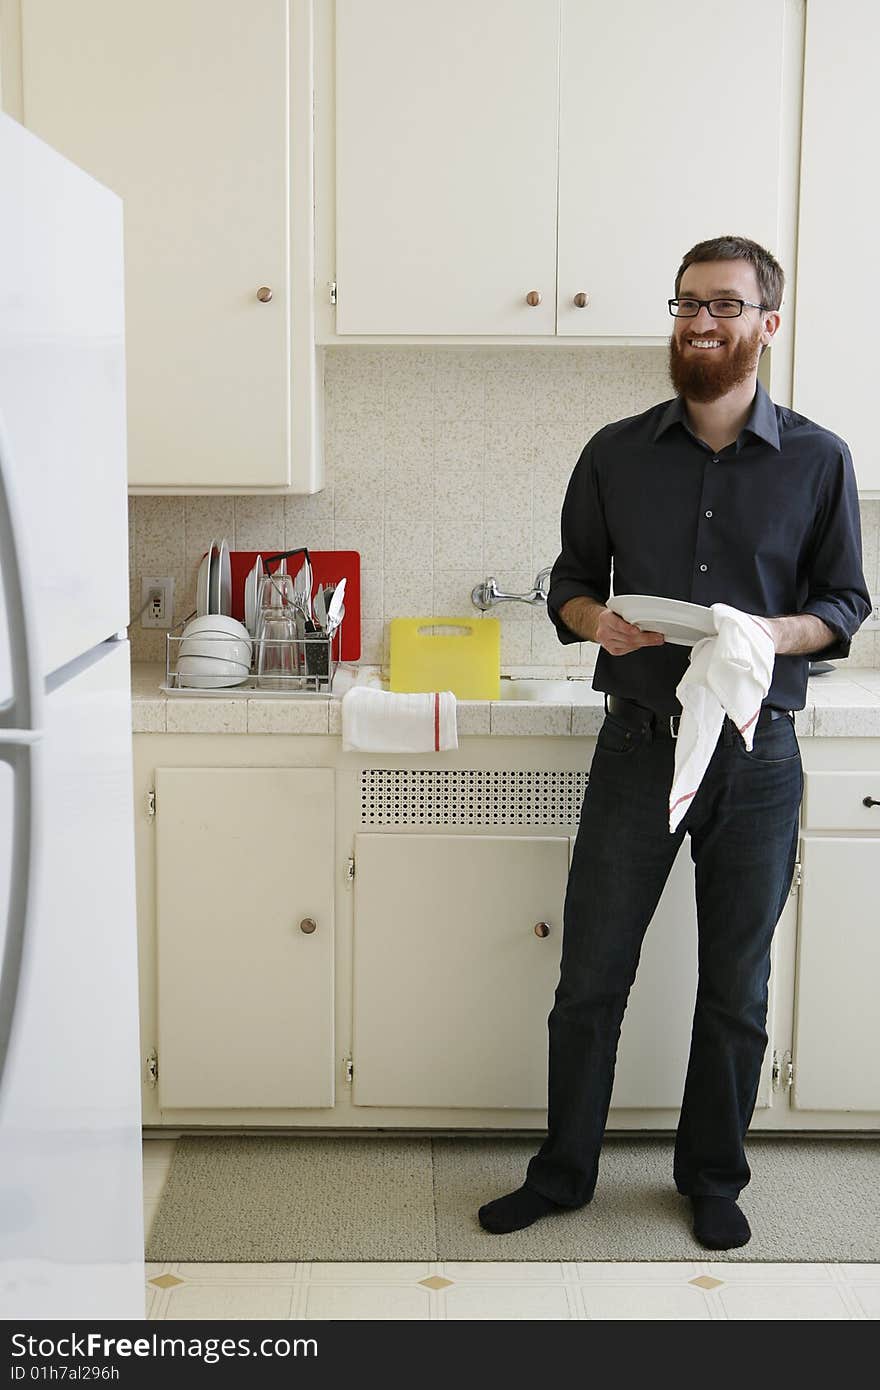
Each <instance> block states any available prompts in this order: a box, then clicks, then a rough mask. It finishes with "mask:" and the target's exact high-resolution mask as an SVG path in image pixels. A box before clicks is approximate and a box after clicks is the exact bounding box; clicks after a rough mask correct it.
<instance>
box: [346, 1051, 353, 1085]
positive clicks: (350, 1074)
mask: <svg viewBox="0 0 880 1390" xmlns="http://www.w3.org/2000/svg"><path fill="white" fill-rule="evenodd" d="M353 1076H354V1058H353V1057H346V1059H345V1079H346V1081H351V1079H352V1077H353Z"/></svg>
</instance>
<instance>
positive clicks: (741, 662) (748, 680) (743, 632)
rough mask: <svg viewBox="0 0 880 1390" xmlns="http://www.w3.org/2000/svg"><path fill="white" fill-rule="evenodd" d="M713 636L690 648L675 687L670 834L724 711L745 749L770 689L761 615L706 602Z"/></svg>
mask: <svg viewBox="0 0 880 1390" xmlns="http://www.w3.org/2000/svg"><path fill="white" fill-rule="evenodd" d="M712 617H713V619H714V622H715V630H716V632H717V634H718V635H717V636H716V637H704V638H702V639H701V640H700V641H699V642H695V643H694V645H693V647H692V648H691V656H690V663H689V665H688V668H687V670H686V671H685V673H684V675H683V676H682V678H681V680H680V681H679V683H678V686H677V688H676V691H675V693H676V695H677V696H678V699H679V701H680V702H681V709H682V714H681V719H680V720H679V724H678V738H677V739H676V741H675V769H674V771H673V774H672V790H671V792H670V794H669V831H670V834H672V833H673V832H674V831H675V829H676V827H677V826H678V824H679V822H680V821H681V819H682V817H683V816H684V815H685V814H686V813H687V810H688V807H689V806H690V804H691V802H692V801H693V798H694V796H695V795H696V792H697V789H698V788H699V785H700V783H701V782H702V780H703V776H704V774H705V771H706V768H707V767H708V766H709V762H710V760H711V757H712V754H713V753H714V751H715V746H716V744H717V742H718V737H719V734H720V733H721V725H722V724H723V723H724V716H725V714H727V715H729V716H730V718H731V719H732V720H733V722H734V724H735V725H736V727H737V728H738V729H739V731H740V733H741V734H742V736H743V740H744V742H745V745H746V748H747V749H749V750H750V751H751V747H752V742H753V739H754V732H755V722H756V720H757V718H758V715H759V714H760V712H761V702H762V701H763V699H764V696H765V695H766V694H767V691H768V690H769V689H770V682H771V680H772V679H773V665H774V662H775V660H776V645H775V643H774V641H773V635H772V633H771V631H770V628H769V627H768V626H767V623H766V622H765V621H764V619H763V618H760V617H757V616H756V615H755V614H753V613H741V612H740V610H739V609H738V608H730V607H729V606H728V605H727V604H726V603H713V604H712Z"/></svg>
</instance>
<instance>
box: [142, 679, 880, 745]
mask: <svg viewBox="0 0 880 1390" xmlns="http://www.w3.org/2000/svg"><path fill="white" fill-rule="evenodd" d="M379 674H380V673H379V668H378V667H375V666H349V667H340V668H339V671H338V672H337V677H336V681H335V689H336V692H337V693H335V694H334V695H333V696H327V697H324V696H314V695H307V696H299V697H297V696H291V697H290V698H289V699H284V698H278V697H275V698H268V699H267V698H266V697H265V696H261V695H260V693H259V691H254V692H253V693H249V694H248V695H247V696H244V695H237V696H233V697H226V696H224V695H223V694H216V695H215V694H214V693H213V692H212V694H211V695H210V696H208V695H192V696H190V695H177V694H174V695H166V694H165V693H164V692H163V691H162V690H161V689H160V686H161V684H162V681H163V680H164V668H163V667H162V666H158V665H150V664H145V663H139V662H135V663H134V664H133V666H132V729H133V732H134V733H136V734H150V733H169V734H276V733H277V734H337V735H338V734H340V733H341V732H342V715H341V709H340V698H339V696H340V694H341V693H342V690H343V687H344V688H345V689H347V688H348V687H349V686H351V685H352V684H368V685H369V684H376V683H377V682H378V680H379ZM565 674H566V673H565V671H564V670H563V669H562V668H560V667H544V666H533V667H525V666H517V667H510V668H509V669H505V670H503V675H509V676H511V677H513V678H514V679H515V678H520V679H522V678H529V677H532V678H535V677H537V678H549V679H553V680H560V679H564V678H565ZM578 675H579V676H580V677H581V679H579V680H578V681H577V683H576V685H577V693H578V695H579V696H580V698H579V699H578V701H577V703H575V704H549V703H545V702H538V701H530V700H459V701H458V732H459V735H468V734H470V735H481V736H485V735H487V734H497V735H502V736H510V735H514V736H516V735H522V736H525V735H530V734H531V735H535V734H538V735H545V736H546V735H550V736H559V735H562V736H566V735H572V736H575V737H590V736H593V735H595V734H597V733H598V731H599V728H600V726H601V724H602V720H603V718H604V706H603V698H602V694H601V692H600V691H597V690H593V689H592V688H591V682H592V673H591V672H589V671H585V669H584V668H583V667H580V668H578ZM583 677H585V679H583ZM571 683H572V684H575V683H574V682H571ZM795 728H796V729H797V732H798V734H799V736H800V737H801V738H812V737H815V738H880V668H875V667H858V666H856V667H848V665H847V663H846V662H841V663H840V665H839V666H837V667H835V669H834V670H833V671H829V672H827V673H826V674H825V675H822V676H813V677H811V678H810V680H809V682H808V685H807V704H806V708H804V709H802V710H798V711H797V714H796V717H795Z"/></svg>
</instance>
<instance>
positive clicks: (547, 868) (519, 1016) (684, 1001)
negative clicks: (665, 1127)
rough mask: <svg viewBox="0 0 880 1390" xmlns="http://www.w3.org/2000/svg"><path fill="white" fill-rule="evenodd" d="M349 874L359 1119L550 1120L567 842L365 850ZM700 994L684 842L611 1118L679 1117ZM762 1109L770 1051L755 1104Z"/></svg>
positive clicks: (651, 944) (364, 838)
mask: <svg viewBox="0 0 880 1390" xmlns="http://www.w3.org/2000/svg"><path fill="white" fill-rule="evenodd" d="M573 843H574V842H573V840H572V841H571V844H572V845H573ZM355 863H356V865H357V871H356V876H355V910H354V938H353V939H354V1004H355V1015H354V1046H353V1054H354V1086H353V1095H352V1099H353V1101H354V1104H355V1105H366V1106H369V1105H373V1106H380V1105H381V1106H410V1107H416V1106H419V1107H421V1106H425V1107H430V1106H447V1107H475V1108H480V1109H489V1108H494V1107H498V1106H503V1107H507V1108H516V1109H535V1110H543V1109H545V1108H546V1104H547V1046H548V1033H547V1016H548V1014H549V1012H550V1009H551V1008H552V1006H553V996H554V991H555V988H556V983H557V980H558V978H559V960H560V953H561V949H562V908H563V903H564V900H565V889H566V883H567V878H568V866H569V840H568V839H567V838H566V839H564V838H561V837H552V836H549V837H544V836H540V835H536V836H531V835H530V836H529V837H528V838H525V837H522V836H513V835H507V836H505V835H497V836H496V835H433V834H393V833H388V834H363V835H358V836H357V837H356V840H355ZM542 923H543V924H546V928H547V932H546V934H545V935H541V934H540V933H541V932H542V931H543V927H542V926H541V924H542ZM536 926H537V927H538V929H539V930H538V932H536ZM696 986H697V923H696V910H695V903H694V871H693V863H692V860H691V857H690V851H689V844H688V842H687V841H686V842H685V843H684V844H683V845H682V847H681V850H680V852H679V854H678V857H677V859H676V861H675V864H674V865H673V869H672V872H671V873H670V876H669V879H668V881H667V883H666V887H665V888H664V891H663V894H662V896H661V899H660V902H659V903H658V905H657V909H656V911H655V913H654V917H653V919H652V921H651V924H650V926H649V927H648V931H647V934H646V937H645V941H644V945H643V948H642V954H641V960H640V963H639V969H638V973H637V976H636V982H635V985H634V986H633V989H632V991H631V994H630V998H629V1001H628V1003H627V1009H626V1014H625V1016H624V1020H623V1028H622V1032H621V1040H620V1047H619V1051H618V1058H617V1066H616V1069H615V1078H614V1090H613V1092H612V1096H611V1108H612V1111H613V1110H614V1109H618V1110H619V1109H634V1110H670V1111H677V1110H678V1108H679V1107H680V1105H681V1097H682V1093H683V1090H684V1080H685V1073H686V1071H687V1060H688V1052H689V1049H690V1037H691V1023H692V1019H693V1011H694V999H695V996H696ZM772 1028H773V1003H772V992H771V1002H770V1008H769V1015H768V1031H772ZM771 1099H772V1091H771V1055H770V1051H769V1049H768V1053H767V1055H766V1056H765V1059H764V1065H763V1069H762V1074H761V1082H760V1087H759V1097H758V1102H757V1104H758V1106H759V1107H765V1106H768V1105H769V1104H770V1103H771ZM612 1118H613V1117H612Z"/></svg>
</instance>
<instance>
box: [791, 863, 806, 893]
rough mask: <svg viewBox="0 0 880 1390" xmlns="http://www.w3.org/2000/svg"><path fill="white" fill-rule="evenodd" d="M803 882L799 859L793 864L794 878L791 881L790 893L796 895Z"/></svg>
mask: <svg viewBox="0 0 880 1390" xmlns="http://www.w3.org/2000/svg"><path fill="white" fill-rule="evenodd" d="M803 881H804V871H803V868H802V866H801V861H800V860H799V859H796V860H795V863H794V878H793V879H792V884H791V892H792V893H796V892H797V890H798V889H799V888H800V886H801V884H802V883H803Z"/></svg>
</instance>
